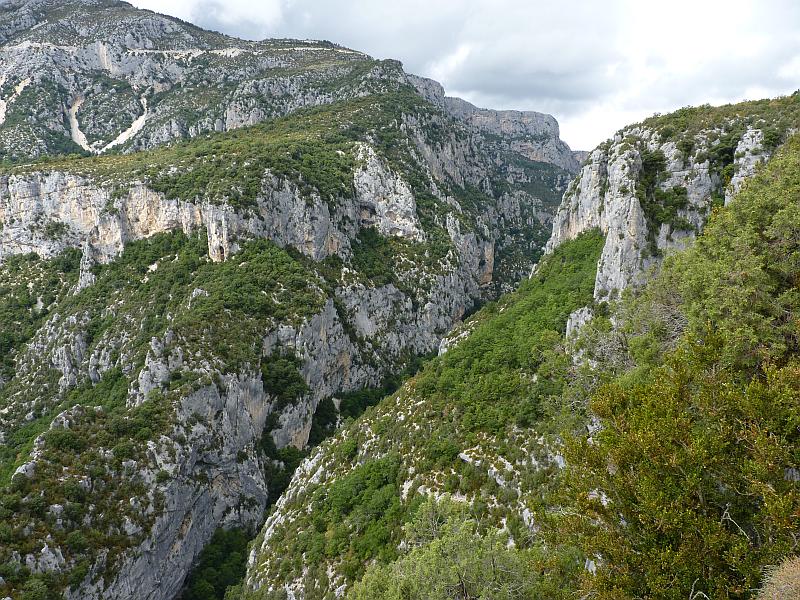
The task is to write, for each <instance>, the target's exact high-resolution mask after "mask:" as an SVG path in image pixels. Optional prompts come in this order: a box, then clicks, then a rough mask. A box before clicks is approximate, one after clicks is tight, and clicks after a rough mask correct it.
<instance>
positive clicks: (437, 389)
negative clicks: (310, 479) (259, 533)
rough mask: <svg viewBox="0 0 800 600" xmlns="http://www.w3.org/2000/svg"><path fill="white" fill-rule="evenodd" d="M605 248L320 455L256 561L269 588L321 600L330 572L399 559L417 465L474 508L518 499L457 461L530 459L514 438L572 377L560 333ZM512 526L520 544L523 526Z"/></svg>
mask: <svg viewBox="0 0 800 600" xmlns="http://www.w3.org/2000/svg"><path fill="white" fill-rule="evenodd" d="M602 244H603V239H602V236H601V235H600V234H599V233H598V232H590V233H587V234H584V235H582V236H580V237H579V238H577V239H575V240H572V241H570V242H567V243H565V244H563V245H562V246H561V247H560V248H558V249H557V250H556V251H555V252H554V253H553V254H552V255H551V256H548V257H546V258H545V259H544V260H543V261H542V263H541V264H540V265H539V267H538V269H537V272H536V274H535V275H534V277H533V278H532V279H531V280H529V281H526V282H525V283H523V285H522V286H521V287H520V290H519V291H518V292H516V293H514V294H510V295H509V296H507V297H505V298H503V299H502V300H501V301H500V302H498V303H496V304H489V305H487V306H484V307H483V308H482V309H481V310H480V311H478V312H477V313H476V314H475V315H473V317H472V319H471V321H472V323H470V324H469V325H471V326H474V331H473V333H472V334H471V335H470V336H469V337H467V338H465V339H464V340H463V341H461V342H460V343H459V344H458V345H456V346H455V347H453V348H450V349H449V350H448V352H447V353H446V354H444V355H443V356H440V357H438V358H435V359H433V360H432V361H430V362H429V363H427V364H426V365H425V367H424V368H423V369H422V370H421V371H420V372H419V373H418V374H417V375H416V376H414V377H412V378H411V379H410V380H409V381H408V382H407V383H406V384H405V385H404V386H403V387H402V388H401V390H400V391H399V392H398V393H397V394H395V395H393V396H388V397H385V398H384V399H383V400H382V401H380V402H378V403H377V405H376V406H374V407H371V408H369V409H368V410H367V412H366V413H365V414H364V416H363V417H361V418H360V419H357V420H355V421H352V422H350V424H349V425H347V426H345V427H344V428H343V430H342V431H341V432H340V433H339V434H338V435H337V436H336V437H335V438H334V440H333V441H332V442H330V443H326V444H324V445H323V446H322V447H321V450H320V452H322V453H323V456H322V459H323V461H324V462H323V463H322V464H324V465H325V466H324V470H325V472H326V477H329V479H327V480H326V481H325V482H323V483H320V484H316V483H315V484H309V485H308V487H307V488H306V489H304V490H303V491H302V492H300V493H299V494H297V495H295V496H293V497H292V498H291V500H290V501H289V505H288V506H284V508H283V510H289V511H290V512H291V514H292V515H295V514H298V515H299V516H297V518H292V519H289V520H287V522H285V523H283V524H279V525H278V526H277V528H276V530H275V531H274V532H273V537H272V539H271V540H270V549H269V550H268V551H267V556H266V557H265V556H262V557H261V559H262V560H263V559H265V558H267V559H268V566H267V567H263V568H266V569H268V570H269V580H270V581H273V582H281V581H290V580H292V579H293V578H294V577H298V578H301V579H302V580H303V583H304V586H305V594H306V598H307V599H308V600H315V599H320V598H324V597H326V594H328V593H329V592H330V589H331V587H330V586H332V585H333V584H332V582H331V581H330V580H329V576H328V574H327V571H326V565H328V564H334V565H336V567H335V572H336V573H337V574H338V575H341V576H342V578H343V581H344V582H347V583H350V584H352V583H354V582H355V581H358V580H359V578H360V577H361V575H362V574H363V571H364V568H365V566H366V564H368V563H369V562H370V561H372V560H375V561H376V562H377V564H379V565H386V564H389V563H390V562H392V561H394V560H395V559H396V558H397V556H398V550H397V546H398V544H399V543H400V541H401V533H402V527H403V524H404V523H405V522H406V521H407V520H408V518H409V515H410V514H411V513H413V511H414V510H415V508H416V503H417V502H418V501H419V498H420V495H419V494H417V493H416V492H415V491H414V490H415V489H416V487H415V486H413V485H412V487H411V489H410V490H407V494H408V495H407V497H406V499H405V500H401V498H402V494H401V487H400V486H401V483H403V482H404V481H409V479H410V478H412V476H411V475H410V474H409V472H408V468H409V466H411V465H413V466H414V468H415V469H416V471H417V472H418V473H421V474H429V473H430V474H433V477H436V478H438V477H441V478H442V479H444V478H445V477H447V478H448V481H450V482H451V484H450V485H451V486H452V488H453V491H454V492H459V493H463V494H465V495H469V496H470V497H473V498H476V505H480V504H481V502H486V503H488V502H492V501H493V500H492V498H493V494H498V495H502V494H505V496H503V497H504V498H508V497H509V494H512V493H513V492H511V491H508V490H500V489H498V486H497V484H496V483H495V482H494V480H493V479H491V478H489V477H487V475H486V472H485V467H476V466H473V465H470V464H468V463H465V462H464V461H462V460H461V458H460V457H459V454H460V452H462V451H464V450H465V449H468V448H473V447H474V446H475V445H476V444H478V445H481V447H483V445H484V444H485V445H489V446H492V447H494V448H496V449H497V450H498V451H500V452H502V454H501V456H508V458H509V460H512V461H516V460H527V458H524V459H523V457H522V456H521V455H516V454H514V452H515V448H514V446H515V441H512V440H513V437H512V436H514V435H516V432H517V431H519V423H520V422H525V420H526V419H531V418H533V415H537V414H540V413H543V412H546V410H547V409H546V405H547V404H548V403H549V401H550V397H551V396H552V395H553V394H558V393H559V392H560V389H561V386H563V385H564V383H565V381H566V380H567V378H568V374H569V367H570V364H571V361H570V359H569V356H568V355H567V354H566V353H565V352H564V349H563V343H562V339H561V334H560V333H559V332H563V330H564V327H565V323H566V320H567V317H568V316H569V314H570V313H571V312H572V311H573V310H575V309H576V308H579V307H581V306H584V305H586V304H589V303H591V302H592V288H593V283H594V278H595V270H596V263H597V260H598V257H599V255H600V251H601V248H602ZM537 375H538V376H539V377H538V378H537ZM384 391H385V390H379V391H377V392H369V391H363V392H357V393H353V394H349V395H345V396H344V398H343V401H342V405H341V406H342V412H343V414H348V415H349V414H350V411H352V412H355V413H357V412H360V411H361V410H362V407H363V406H365V405H367V404H372V403H373V402H374V401H375V399H376V398H377V397H379V396H380V395H382V394H383V392H384ZM525 435H527V433H526V434H525ZM320 468H322V467H320ZM490 482H491V483H490ZM426 483H428V482H427V481H426ZM431 483H432V482H431ZM492 484H493V485H494V487H492ZM417 485H419V484H417ZM484 492H486V493H485V495H484ZM499 508H500V509H501V510H502V507H499ZM295 509H296V511H295ZM487 510H488V509H487V508H486V505H485V504H484V505H483V508H477V509H476V513H478V514H479V515H480V517H481V518H484V517H486V514H485V513H486V512H487ZM498 526H499V525H498ZM510 526H511V527H514V530H515V532H517V533H518V534H519V537H515V540H516V541H517V542H518V543H519V544H524V543H525V540H527V537H525V536H524V534H522V533H520V532H521V531H522V530H523V529H525V526H524V525H520V524H518V523H516V522H515V523H514V524H513V525H510ZM475 543H476V544H477V543H478V542H477V541H476V542H475ZM490 546H491V547H494V542H491V544H490ZM553 560H554V562H553V564H555V563H558V560H556V559H553ZM542 564H544V563H542ZM306 567H308V570H306V571H304V570H303V569H305V568H306ZM257 568H262V567H257ZM542 568H544V567H542ZM553 568H556V567H555V566H554V567H553ZM339 581H341V580H339ZM336 585H337V586H338V585H340V583H337V584H336ZM552 597H558V596H556V595H553V596H552Z"/></svg>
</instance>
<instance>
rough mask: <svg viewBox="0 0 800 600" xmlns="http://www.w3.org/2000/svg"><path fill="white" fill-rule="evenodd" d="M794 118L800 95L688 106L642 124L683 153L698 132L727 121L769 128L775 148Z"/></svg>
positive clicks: (796, 113)
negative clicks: (674, 142) (675, 141)
mask: <svg viewBox="0 0 800 600" xmlns="http://www.w3.org/2000/svg"><path fill="white" fill-rule="evenodd" d="M798 117H800V93H798V92H795V93H794V94H791V95H790V96H783V97H779V98H772V99H767V100H755V101H752V102H740V103H738V104H726V105H723V106H710V105H708V104H704V105H702V106H689V107H685V108H681V109H679V110H676V111H674V112H671V113H669V114H666V115H655V116H653V117H650V118H649V119H645V120H644V121H643V124H644V125H647V126H649V127H653V128H655V129H657V130H659V131H661V132H662V138H664V139H676V140H678V141H679V143H680V142H681V141H682V142H683V144H684V146H683V147H681V150H682V151H685V149H686V145H687V144H689V140H691V139H692V138H694V137H696V136H697V134H698V133H699V132H700V131H702V130H711V129H717V128H724V127H726V126H727V125H728V124H729V123H730V122H731V121H739V122H741V123H742V124H744V125H753V126H754V127H758V126H763V125H764V124H765V123H766V124H770V125H769V126H768V129H769V130H773V131H774V133H771V134H770V141H771V143H775V145H777V143H776V142H777V140H778V139H780V138H782V137H783V136H785V134H786V132H787V130H789V129H790V128H792V127H793V126H794V124H796V123H797V122H798Z"/></svg>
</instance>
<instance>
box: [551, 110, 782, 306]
mask: <svg viewBox="0 0 800 600" xmlns="http://www.w3.org/2000/svg"><path fill="white" fill-rule="evenodd" d="M796 110H797V97H796V96H791V97H787V98H783V99H779V100H777V101H773V105H772V106H770V107H768V106H767V102H766V101H760V102H753V103H744V104H739V105H733V106H726V107H720V108H718V109H714V108H711V107H700V108H697V109H683V112H682V113H680V112H679V113H676V114H675V115H672V116H670V115H666V116H663V117H654V118H652V119H649V120H647V121H645V122H644V123H642V124H639V125H634V126H631V127H627V128H625V129H623V130H621V131H619V132H618V133H617V134H616V135H615V136H614V137H613V138H612V139H610V140H608V141H607V142H605V143H603V144H601V145H600V146H599V147H597V148H596V149H595V150H593V151H592V152H591V154H590V155H589V157H588V159H587V160H586V162H585V164H584V165H583V167H582V168H581V170H580V171H579V173H578V175H577V177H576V178H575V180H574V181H573V182H572V183H571V184H570V186H569V188H568V189H567V192H566V193H565V194H564V199H563V202H562V204H561V206H560V207H559V209H558V211H557V213H556V216H555V218H554V220H553V232H552V236H551V238H550V241H549V242H548V243H547V251H548V252H550V251H552V250H553V249H554V248H555V247H557V246H558V245H559V244H561V243H563V242H564V241H565V240H569V239H573V238H574V237H575V236H576V235H578V234H579V233H581V232H582V231H586V230H589V229H592V228H596V227H599V228H600V229H601V230H602V231H603V232H604V233H605V234H606V244H605V247H604V248H603V254H602V256H601V258H600V262H599V264H598V270H597V279H596V282H595V298H597V299H604V298H613V297H617V296H618V294H619V293H620V292H621V291H622V290H623V289H625V288H626V287H628V286H630V285H635V284H640V283H642V282H643V281H644V280H645V278H646V273H647V272H648V270H649V269H651V268H652V267H654V266H655V265H657V264H658V263H659V262H660V260H661V258H662V257H663V255H664V254H665V253H667V252H669V251H671V250H673V249H678V248H682V247H685V245H686V244H687V243H688V242H690V241H691V240H692V239H693V238H694V237H695V235H696V234H697V233H698V232H699V231H700V230H701V229H702V227H703V225H704V224H705V222H706V219H707V218H708V215H709V214H710V212H711V210H712V208H713V206H714V205H722V204H723V203H727V202H729V201H730V199H731V198H732V196H733V195H734V194H735V193H736V192H737V191H738V190H739V189H740V188H741V186H742V185H743V183H744V182H745V181H746V179H747V178H748V177H749V176H751V175H752V174H753V173H754V172H755V169H756V168H757V167H758V165H760V164H762V163H763V162H765V161H766V160H767V159H768V158H769V157H770V155H771V154H772V152H773V150H774V148H775V145H776V144H777V143H778V142H779V141H780V139H782V138H783V136H784V135H785V132H786V130H787V128H788V127H789V126H790V124H791V123H792V122H793V119H792V117H791V115H792V114H793V113H794V111H796ZM682 126H683V127H684V129H683V130H681V129H680V128H681V127H682ZM765 132H766V133H767V134H768V137H769V139H765Z"/></svg>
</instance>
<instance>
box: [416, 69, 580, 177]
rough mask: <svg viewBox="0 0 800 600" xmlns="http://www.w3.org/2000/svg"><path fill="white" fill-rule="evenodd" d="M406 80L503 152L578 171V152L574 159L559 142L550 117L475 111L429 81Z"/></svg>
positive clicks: (518, 112) (555, 128)
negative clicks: (495, 138) (499, 140)
mask: <svg viewBox="0 0 800 600" xmlns="http://www.w3.org/2000/svg"><path fill="white" fill-rule="evenodd" d="M409 80H410V82H411V83H412V84H413V85H414V86H415V87H416V88H417V90H418V91H419V92H420V94H421V95H422V96H423V97H425V98H426V99H427V100H428V101H429V102H431V103H432V104H434V105H436V106H439V107H440V108H442V109H443V110H444V111H446V112H447V113H448V114H450V115H451V116H453V117H455V118H456V119H458V120H460V121H463V122H464V123H466V124H468V125H469V126H470V127H472V128H473V129H475V130H476V131H479V132H481V133H483V134H486V135H488V136H499V137H501V138H502V139H503V141H504V143H503V144H502V145H504V146H505V147H506V148H507V149H509V150H511V151H513V152H515V153H517V154H519V155H521V156H524V157H525V158H527V159H528V160H532V161H537V162H545V163H550V164H553V165H556V166H558V167H560V168H562V169H564V170H565V171H568V172H570V173H576V172H577V171H578V169H579V167H580V164H581V160H580V153H579V154H578V156H575V153H573V152H572V150H570V149H569V146H567V144H566V143H564V142H563V141H561V139H560V138H559V135H560V132H559V126H558V121H556V119H555V118H554V117H553V116H551V115H548V114H545V113H539V112H534V111H518V110H490V109H486V108H477V107H476V106H474V105H473V104H470V103H469V102H467V101H466V100H462V99H461V98H454V97H449V96H445V92H444V88H443V87H442V86H441V84H439V83H438V82H436V81H434V80H432V79H427V78H425V77H418V76H413V75H410V76H409Z"/></svg>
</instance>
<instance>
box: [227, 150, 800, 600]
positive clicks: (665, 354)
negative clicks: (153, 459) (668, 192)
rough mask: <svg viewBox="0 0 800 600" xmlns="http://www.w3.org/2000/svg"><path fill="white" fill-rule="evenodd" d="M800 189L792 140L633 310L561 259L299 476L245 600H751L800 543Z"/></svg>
mask: <svg viewBox="0 0 800 600" xmlns="http://www.w3.org/2000/svg"><path fill="white" fill-rule="evenodd" d="M799 192H800V139H798V138H797V137H793V138H790V139H789V140H788V141H787V142H786V143H785V144H784V145H783V146H782V147H781V148H780V149H779V150H778V151H777V152H776V153H775V155H774V156H773V157H772V158H771V159H770V160H769V161H768V162H766V164H765V165H764V166H762V167H761V168H759V169H757V170H756V174H755V175H754V176H753V178H752V179H751V180H749V181H747V182H746V183H744V185H743V187H742V190H741V191H740V192H739V193H738V194H737V195H736V196H735V197H734V198H733V199H732V200H731V201H730V202H729V205H728V206H726V207H722V206H718V207H716V208H714V209H713V210H712V212H711V214H710V216H709V218H708V223H707V225H706V227H705V229H704V230H703V232H702V233H701V234H700V235H699V236H698V238H697V241H696V242H695V243H694V244H693V245H692V246H691V247H690V248H689V249H687V250H683V251H680V252H673V253H671V254H668V255H667V257H666V259H665V260H664V262H663V264H662V265H661V266H660V267H658V270H657V272H656V273H654V274H653V273H651V275H650V281H649V282H648V283H647V284H646V285H644V286H641V287H637V286H633V287H629V288H628V289H627V291H626V293H625V294H623V295H622V297H621V299H620V300H617V301H614V302H611V303H609V302H606V301H601V302H597V301H593V300H592V291H593V289H594V285H595V265H596V264H597V259H598V257H599V253H600V248H601V247H602V245H603V239H602V237H601V236H600V235H599V233H598V232H596V231H594V232H591V231H590V232H588V233H584V234H582V235H579V236H578V237H577V238H575V239H574V240H573V241H568V242H564V243H562V244H561V245H559V246H557V247H556V248H555V250H554V251H553V253H552V254H551V255H549V256H547V257H546V258H545V259H544V260H543V261H542V262H541V264H540V265H539V267H538V268H537V269H536V271H535V274H534V275H533V276H532V278H531V279H530V280H529V281H527V282H525V283H523V284H522V285H521V287H520V289H519V291H517V292H515V293H513V294H511V295H508V296H505V297H504V298H502V299H501V300H500V301H499V302H498V303H497V304H492V305H489V306H486V307H484V308H483V309H482V310H481V311H479V312H478V313H476V314H475V315H474V316H473V317H472V318H471V319H470V320H468V321H467V322H466V323H465V325H464V326H463V327H462V328H461V329H460V330H457V331H456V332H454V334H453V335H452V341H451V345H450V349H449V350H448V351H447V353H446V354H444V355H443V356H440V357H439V358H438V359H435V360H434V361H431V362H430V363H429V364H428V365H426V367H425V368H424V369H423V370H422V371H421V372H420V373H419V374H418V375H416V376H415V377H414V378H412V379H411V380H410V381H409V382H407V383H406V384H405V385H404V386H403V388H402V389H401V390H400V392H398V393H397V394H395V395H394V396H391V397H389V398H386V399H385V400H383V401H381V403H379V404H378V406H377V407H375V408H374V409H370V410H369V411H367V413H366V414H365V415H364V416H363V417H361V418H360V419H359V420H357V421H355V422H354V423H352V424H351V425H349V426H346V427H345V428H344V429H343V430H342V431H341V432H340V433H339V434H337V436H335V437H334V438H332V439H331V440H329V441H328V442H326V443H325V444H323V445H322V446H321V447H320V449H319V450H317V452H316V453H315V454H314V455H312V457H311V458H310V459H308V460H307V461H306V462H305V463H303V464H302V465H301V466H300V468H299V469H298V472H297V474H296V476H295V478H294V480H293V481H292V483H291V484H290V486H289V488H288V490H287V492H286V493H285V494H284V496H283V497H282V498H281V500H280V501H279V503H278V504H277V505H276V507H275V508H274V509H273V513H272V514H271V516H270V517H269V518H268V519H267V523H266V525H265V527H264V529H263V533H262V536H261V537H260V538H258V539H257V540H256V543H255V545H254V546H253V549H252V551H251V555H250V565H249V568H248V576H247V579H246V584H245V586H244V588H243V592H241V595H242V597H246V598H250V597H253V598H262V597H263V598H281V597H285V595H286V594H289V595H290V596H291V595H292V594H294V596H295V597H303V598H309V599H310V598H328V597H333V596H332V594H333V590H339V591H340V592H341V591H342V590H347V594H348V595H349V596H348V597H354V598H366V597H370V598H399V597H403V598H420V599H421V598H453V597H462V596H463V597H480V595H481V594H482V593H483V594H489V597H498V598H529V597H548V598H557V597H564V598H571V597H576V596H581V597H582V596H584V595H587V594H589V595H590V596H592V597H598V598H609V599H612V598H613V599H619V598H676V599H678V598H687V597H703V596H702V595H703V594H705V595H706V596H708V597H709V598H734V597H736V598H739V597H741V598H745V597H749V596H750V595H751V594H752V592H753V591H754V590H757V588H758V586H759V585H760V581H761V578H762V574H763V571H764V569H765V568H766V567H769V566H770V565H775V564H777V563H779V562H780V561H781V560H782V559H783V558H784V557H786V556H791V555H792V554H793V553H794V552H795V549H796V546H795V539H796V535H797V530H798V525H799V523H798V514H800V513H798V509H800V487H798V483H797V482H798V477H797V472H798V460H800V454H799V453H798V448H799V447H800V446H798V415H800V387H798V384H800V380H799V379H798V377H797V375H798V372H799V371H798V365H797V353H798V338H797V331H798V329H797V327H798V310H800V304H798V296H797V289H796V288H797V278H798V273H800V270H799V269H800V263H798V260H797V258H798V256H800V246H798V242H797V240H798V232H799V231H800V221H798V218H797V215H798V214H800V213H798V205H797V202H798V198H800V193H799ZM582 306H587V307H588V308H589V309H590V310H589V313H590V314H591V315H593V316H592V318H591V320H589V321H588V323H587V322H583V323H581V321H579V320H573V319H571V325H570V329H571V331H570V336H569V338H567V337H565V331H566V328H565V325H566V323H567V317H568V316H569V315H570V313H571V312H572V311H573V310H574V309H576V308H579V307H582ZM580 312H581V311H578V314H580ZM573 318H574V315H573ZM583 321H585V319H583ZM432 497H434V498H440V500H439V501H438V503H437V501H435V500H431V498H432ZM454 500H455V502H456V505H457V507H458V508H457V509H455V514H454V513H453V512H452V511H453V510H454V509H452V508H451V507H452V503H453V501H454ZM431 511H433V512H434V513H435V514H434V515H431ZM437 511H438V512H437ZM420 523H424V524H425V526H426V527H428V528H432V531H431V530H430V529H429V531H428V537H426V538H424V539H420V538H418V537H415V536H417V535H418V534H417V533H415V532H416V531H417V528H418V527H420ZM467 548H469V549H470V550H469V551H467V550H466V549H467ZM509 548H511V549H509ZM482 561H489V562H486V563H484V562H482ZM489 564H492V565H495V566H497V565H504V566H503V567H502V569H501V570H499V571H492V570H491V568H490V567H488V566H487V565H489ZM481 565H483V566H481ZM434 566H435V570H436V574H434V571H433V570H431V569H434ZM486 590H492V591H490V592H488V591H486ZM459 594H462V595H459ZM464 594H466V595H464ZM470 594H472V596H470ZM234 597H238V596H234Z"/></svg>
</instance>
